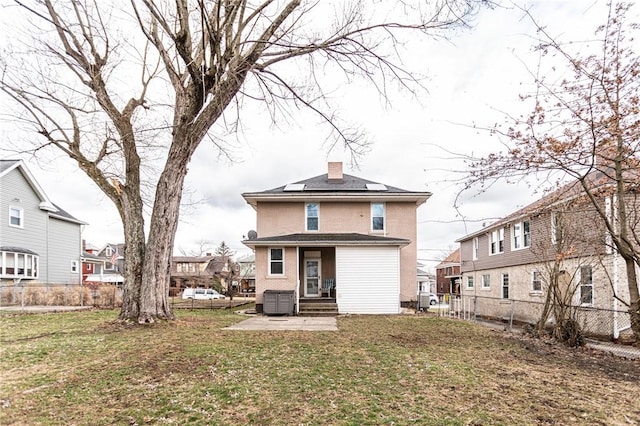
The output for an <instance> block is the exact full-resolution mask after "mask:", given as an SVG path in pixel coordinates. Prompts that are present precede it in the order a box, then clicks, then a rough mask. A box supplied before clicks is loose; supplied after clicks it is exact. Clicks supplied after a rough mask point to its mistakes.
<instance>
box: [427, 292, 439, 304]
mask: <svg viewBox="0 0 640 426" xmlns="http://www.w3.org/2000/svg"><path fill="white" fill-rule="evenodd" d="M438 302H439V300H438V295H437V294H435V293H431V294H429V304H430V305H437V304H438Z"/></svg>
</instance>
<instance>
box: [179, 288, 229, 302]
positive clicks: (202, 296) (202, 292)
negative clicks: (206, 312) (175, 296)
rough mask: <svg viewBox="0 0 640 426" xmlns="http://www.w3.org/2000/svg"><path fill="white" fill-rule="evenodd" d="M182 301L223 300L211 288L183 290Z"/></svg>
mask: <svg viewBox="0 0 640 426" xmlns="http://www.w3.org/2000/svg"><path fill="white" fill-rule="evenodd" d="M182 298H183V299H195V300H211V299H224V295H222V294H220V293H218V292H217V291H215V290H214V289H212V288H185V289H184V291H183V292H182Z"/></svg>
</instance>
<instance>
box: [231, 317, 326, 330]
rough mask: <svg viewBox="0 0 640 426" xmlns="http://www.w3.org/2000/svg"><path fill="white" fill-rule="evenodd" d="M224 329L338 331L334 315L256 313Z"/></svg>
mask: <svg viewBox="0 0 640 426" xmlns="http://www.w3.org/2000/svg"><path fill="white" fill-rule="evenodd" d="M224 330H301V331H338V324H337V322H336V317H270V316H264V315H257V316H255V317H251V318H249V319H246V320H244V321H242V322H239V323H238V324H234V325H232V326H229V327H226V328H224Z"/></svg>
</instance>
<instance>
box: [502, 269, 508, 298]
mask: <svg viewBox="0 0 640 426" xmlns="http://www.w3.org/2000/svg"><path fill="white" fill-rule="evenodd" d="M502 298H503V299H508V298H509V274H502Z"/></svg>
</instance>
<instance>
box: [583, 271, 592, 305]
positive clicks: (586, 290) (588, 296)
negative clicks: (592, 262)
mask: <svg viewBox="0 0 640 426" xmlns="http://www.w3.org/2000/svg"><path fill="white" fill-rule="evenodd" d="M580 303H582V304H584V305H591V304H592V303H593V270H592V269H591V266H581V267H580Z"/></svg>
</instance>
